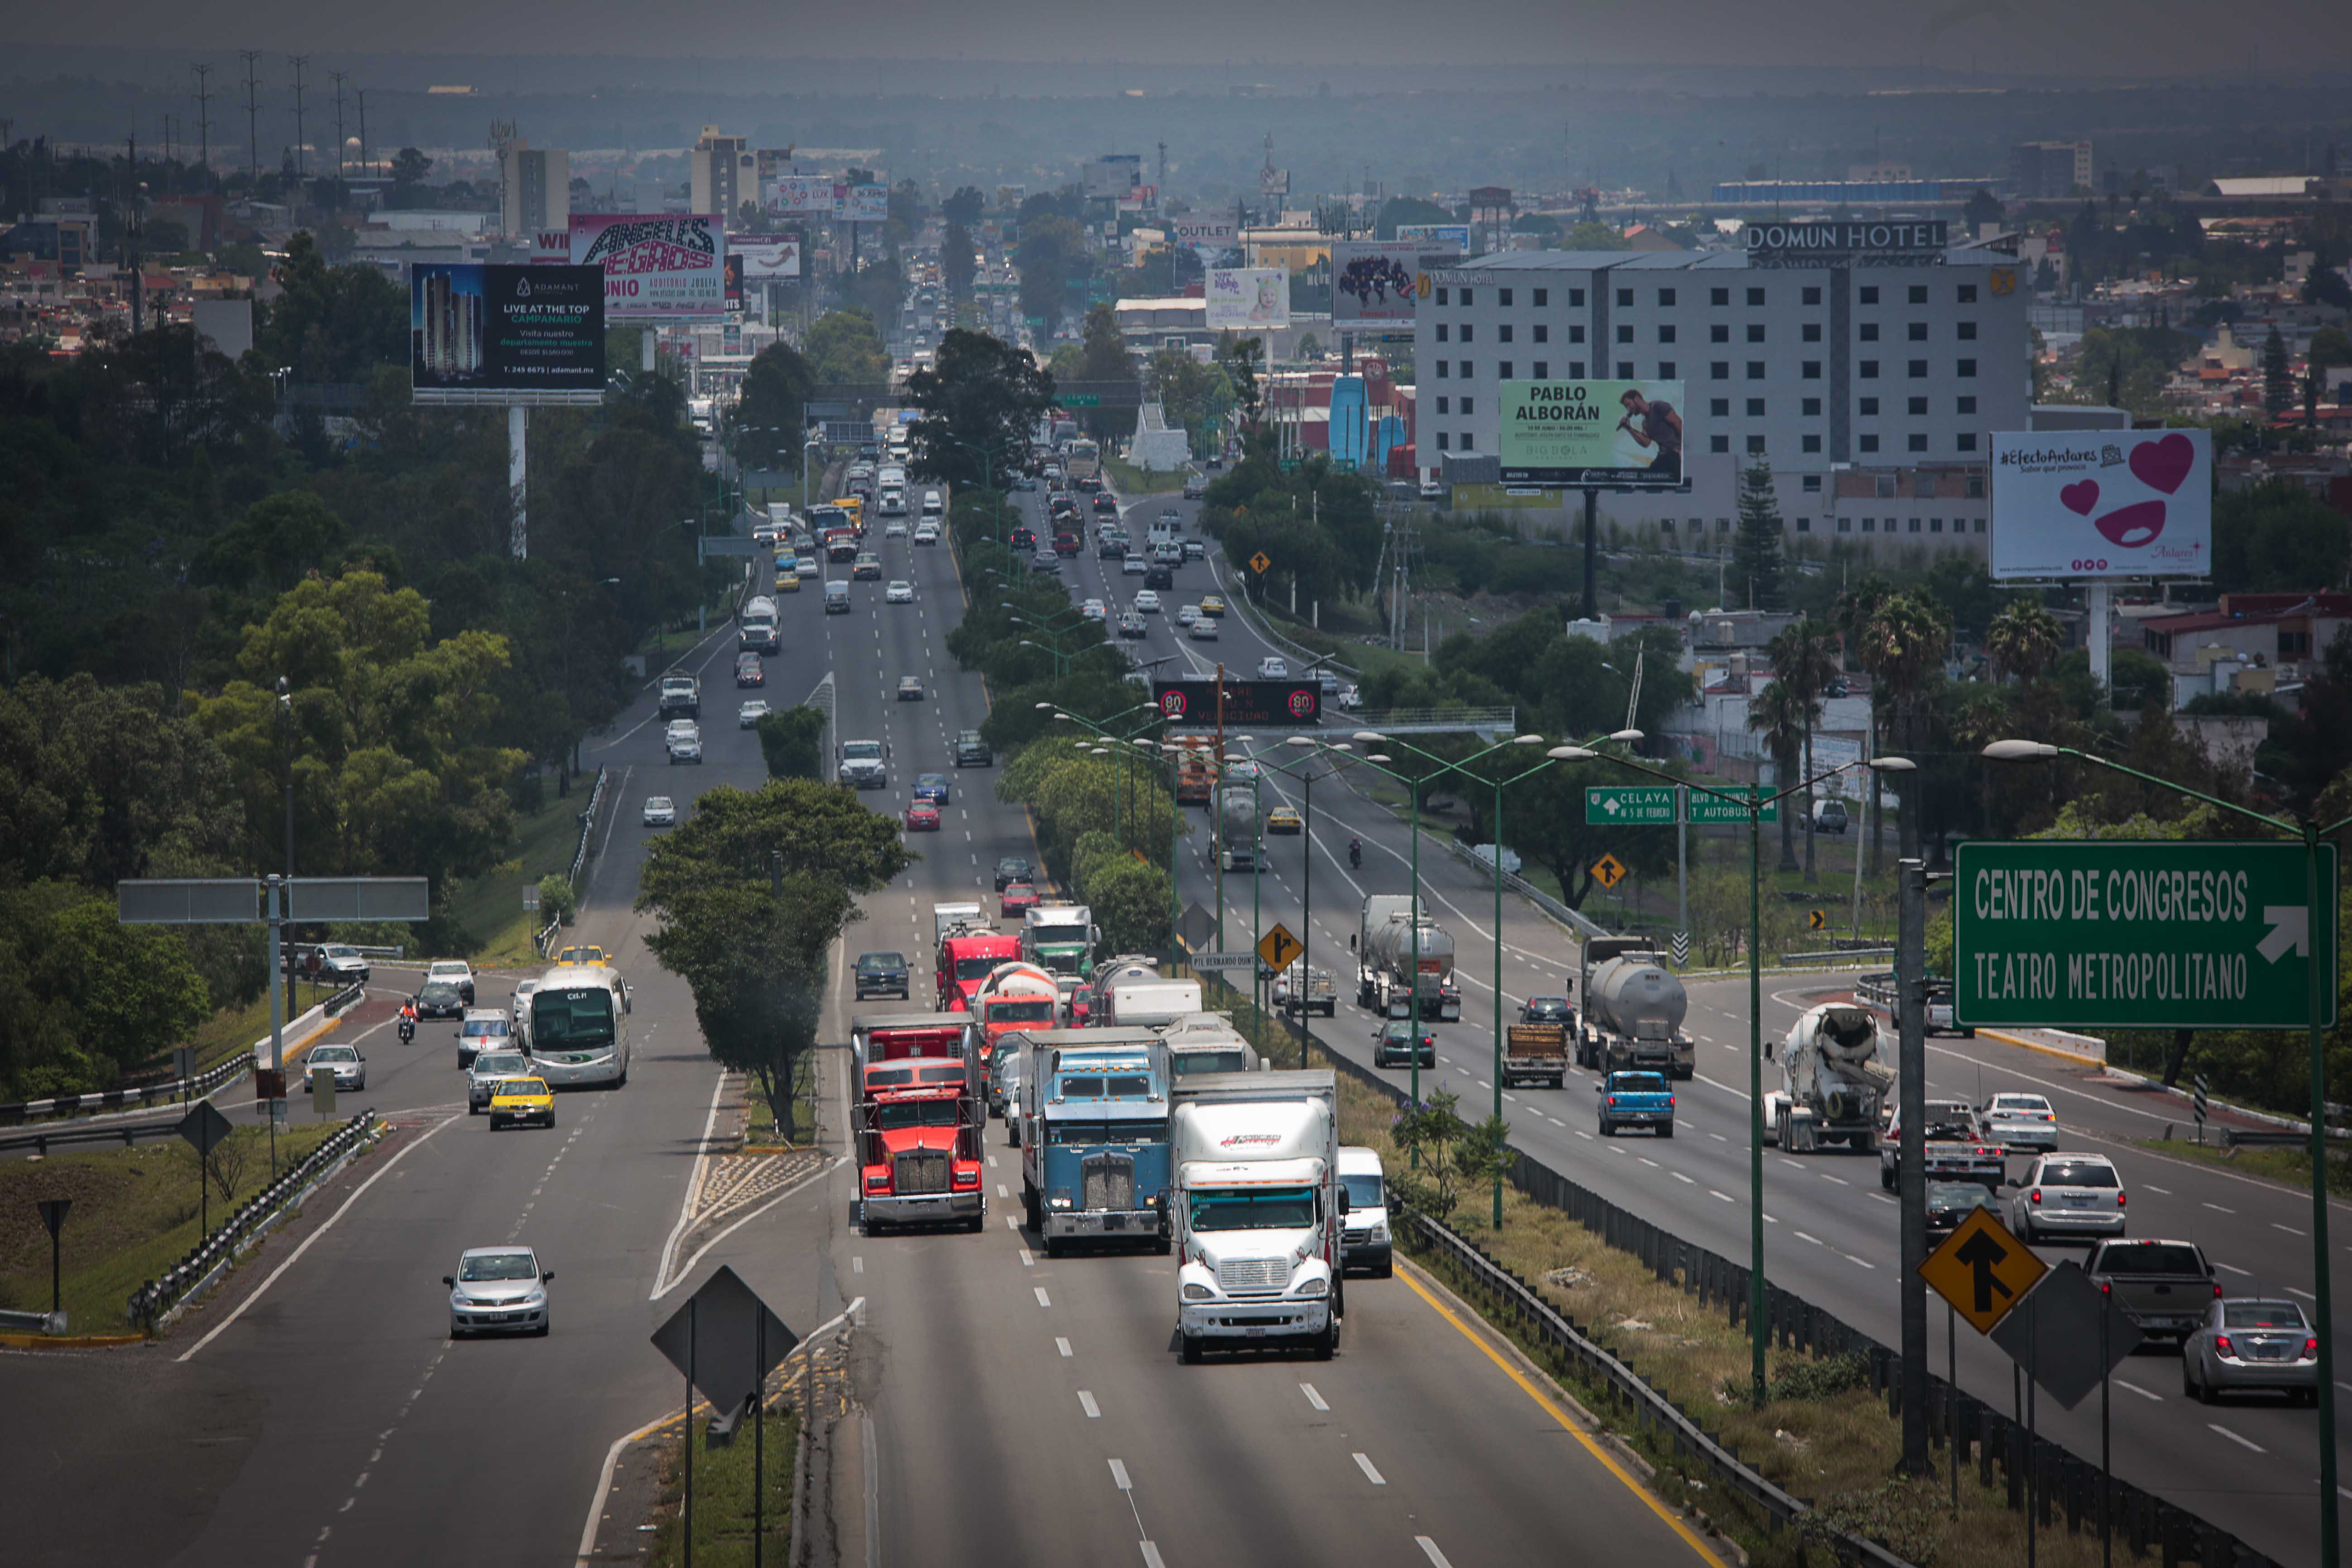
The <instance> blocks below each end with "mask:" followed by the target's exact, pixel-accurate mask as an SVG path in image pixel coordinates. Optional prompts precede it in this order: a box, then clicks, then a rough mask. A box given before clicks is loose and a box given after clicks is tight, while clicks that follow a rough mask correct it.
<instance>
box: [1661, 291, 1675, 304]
mask: <svg viewBox="0 0 2352 1568" xmlns="http://www.w3.org/2000/svg"><path fill="white" fill-rule="evenodd" d="M1674 302H1675V291H1674V290H1673V289H1671V288H1661V289H1659V290H1658V303H1659V304H1661V305H1672V304H1673V303H1674Z"/></svg>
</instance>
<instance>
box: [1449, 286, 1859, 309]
mask: <svg viewBox="0 0 2352 1568" xmlns="http://www.w3.org/2000/svg"><path fill="white" fill-rule="evenodd" d="M1856 298H1857V299H1858V300H1859V301H1860V303H1862V304H1864V305H1875V304H1877V303H1878V285H1876V284H1875V283H1865V284H1864V285H1863V286H1862V287H1861V289H1860V290H1859V291H1858V293H1857V295H1856ZM1438 303H1439V304H1440V305H1443V304H1444V303H1445V301H1444V300H1443V299H1440V300H1439V301H1438Z"/></svg>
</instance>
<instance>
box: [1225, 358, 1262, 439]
mask: <svg viewBox="0 0 2352 1568" xmlns="http://www.w3.org/2000/svg"><path fill="white" fill-rule="evenodd" d="M1217 361H1218V363H1219V364H1221V365H1223V367H1224V371H1225V379H1226V380H1227V381H1228V382H1232V383H1233V388H1234V402H1235V403H1237V404H1238V405H1239V406H1240V408H1241V413H1242V428H1243V429H1244V430H1255V429H1256V428H1257V415H1258V407H1259V402H1260V399H1261V393H1260V391H1259V387H1258V371H1259V370H1260V369H1261V368H1262V367H1263V366H1264V365H1265V339H1263V338H1235V337H1234V336H1232V335H1231V334H1228V335H1227V336H1226V337H1225V339H1224V340H1223V342H1220V343H1219V344H1218V345H1217Z"/></svg>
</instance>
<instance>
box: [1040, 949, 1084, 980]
mask: <svg viewBox="0 0 2352 1568" xmlns="http://www.w3.org/2000/svg"><path fill="white" fill-rule="evenodd" d="M1086 956H1087V951H1086V949H1085V948H1084V947H1040V948H1038V949H1037V962H1038V963H1039V964H1040V965H1042V966H1043V967H1045V968H1047V969H1050V970H1052V971H1053V972H1054V973H1055V974H1056V975H1075V974H1077V973H1079V972H1080V970H1081V968H1082V967H1084V965H1085V962H1086Z"/></svg>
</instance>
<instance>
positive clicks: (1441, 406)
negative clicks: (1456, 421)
mask: <svg viewBox="0 0 2352 1568" xmlns="http://www.w3.org/2000/svg"><path fill="white" fill-rule="evenodd" d="M1453 401H1454V400H1453V399H1452V398H1449V397H1447V396H1445V395H1444V393H1442V392H1441V393H1440V394H1439V395H1438V399H1437V412H1438V413H1453V412H1454V411H1453V410H1452V409H1451V408H1448V407H1447V406H1446V405H1447V404H1448V403H1450V402H1453Z"/></svg>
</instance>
